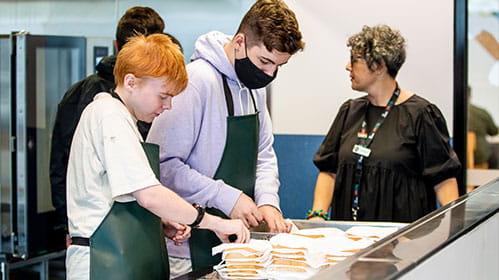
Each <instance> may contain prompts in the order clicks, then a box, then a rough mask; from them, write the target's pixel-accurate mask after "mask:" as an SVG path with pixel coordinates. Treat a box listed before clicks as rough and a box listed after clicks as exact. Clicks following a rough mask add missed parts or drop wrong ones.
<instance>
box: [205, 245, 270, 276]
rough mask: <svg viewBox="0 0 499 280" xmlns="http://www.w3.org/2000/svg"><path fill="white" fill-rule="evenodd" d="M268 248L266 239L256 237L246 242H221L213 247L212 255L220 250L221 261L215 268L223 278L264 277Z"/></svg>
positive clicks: (268, 260) (268, 258)
mask: <svg viewBox="0 0 499 280" xmlns="http://www.w3.org/2000/svg"><path fill="white" fill-rule="evenodd" d="M270 248H271V247H270V243H269V242H268V241H267V240H256V239H251V240H250V242H249V243H247V244H228V243H224V244H221V245H219V246H217V247H215V248H213V254H214V255H215V254H218V253H220V252H222V262H221V263H220V264H219V265H217V266H215V269H216V270H217V271H218V273H219V274H220V276H222V277H223V278H225V279H241V278H244V279H265V278H267V277H266V268H267V266H268V265H269V263H270V261H271V258H270Z"/></svg>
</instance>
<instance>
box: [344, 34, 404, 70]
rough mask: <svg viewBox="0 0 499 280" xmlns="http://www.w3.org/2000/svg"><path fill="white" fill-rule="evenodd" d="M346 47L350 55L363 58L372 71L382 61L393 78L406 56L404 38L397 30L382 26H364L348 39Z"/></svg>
mask: <svg viewBox="0 0 499 280" xmlns="http://www.w3.org/2000/svg"><path fill="white" fill-rule="evenodd" d="M347 47H350V48H351V51H352V53H355V54H356V55H362V56H365V59H366V62H367V66H368V67H369V69H371V70H373V71H374V70H376V68H377V67H378V66H380V65H381V64H382V61H384V62H385V65H386V68H387V69H388V74H389V75H390V76H391V77H393V78H395V77H396V76H397V73H398V71H399V69H400V67H402V64H404V61H405V56H406V51H405V47H406V46H405V39H404V37H402V35H400V32H399V31H398V30H393V29H391V28H390V27H389V26H387V25H384V24H380V25H375V26H373V27H370V26H367V25H364V26H363V27H362V31H361V32H359V33H357V34H355V35H353V36H351V37H350V38H348V42H347Z"/></svg>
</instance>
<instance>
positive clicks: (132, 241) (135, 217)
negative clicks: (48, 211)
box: [90, 143, 170, 280]
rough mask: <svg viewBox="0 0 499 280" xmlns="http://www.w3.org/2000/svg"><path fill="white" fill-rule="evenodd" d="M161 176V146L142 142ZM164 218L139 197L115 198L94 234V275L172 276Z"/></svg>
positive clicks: (92, 238) (91, 255)
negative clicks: (140, 200) (150, 210)
mask: <svg viewBox="0 0 499 280" xmlns="http://www.w3.org/2000/svg"><path fill="white" fill-rule="evenodd" d="M142 147H143V148H144V151H145V153H146V155H147V158H148V160H149V164H150V165H151V168H152V169H153V171H154V174H155V175H156V177H157V178H159V146H158V145H156V144H151V143H142ZM169 276H170V268H169V264H168V253H167V251H166V244H165V237H164V234H163V230H162V224H161V219H160V218H159V217H158V216H156V215H154V214H152V213H151V212H149V211H148V210H146V209H144V208H142V207H141V206H140V205H139V204H138V203H137V202H136V201H132V202H126V203H120V202H114V203H113V206H112V207H111V210H110V211H109V213H108V214H107V215H106V217H105V218H104V220H103V221H102V223H101V224H100V225H99V227H98V228H97V230H96V231H95V232H94V233H93V234H92V236H91V237H90V279H91V280H96V279H105V280H112V279H117V280H118V279H120V280H124V279H130V280H132V279H134V280H135V279H168V278H169Z"/></svg>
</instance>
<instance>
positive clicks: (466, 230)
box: [176, 178, 499, 280]
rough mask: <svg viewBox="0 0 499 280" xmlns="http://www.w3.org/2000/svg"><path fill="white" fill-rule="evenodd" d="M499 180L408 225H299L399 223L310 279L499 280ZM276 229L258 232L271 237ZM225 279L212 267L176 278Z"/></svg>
mask: <svg viewBox="0 0 499 280" xmlns="http://www.w3.org/2000/svg"><path fill="white" fill-rule="evenodd" d="M498 211H499V178H496V179H494V180H493V181H491V182H489V183H487V184H485V185H483V186H481V187H479V188H477V189H475V191H473V192H471V193H468V194H466V195H464V196H462V197H460V198H459V199H458V200H456V201H455V202H453V203H451V204H449V205H447V206H444V207H441V208H440V209H438V210H436V211H434V212H432V213H430V214H428V215H426V216H425V217H422V218H421V219H419V220H417V221H415V222H414V223H411V224H409V225H407V226H405V224H397V223H379V222H375V223H369V222H339V221H332V222H322V223H317V222H309V221H303V220H294V222H295V224H297V226H298V228H310V227H324V226H326V227H328V226H332V227H338V228H339V229H342V230H346V229H348V228H349V227H351V226H354V225H372V226H380V227H386V226H396V227H398V228H399V230H398V231H396V232H394V233H392V234H390V235H388V236H386V237H385V238H383V239H381V240H379V241H378V242H376V243H374V244H373V245H371V246H369V247H367V248H365V249H363V250H361V251H360V252H358V253H356V254H355V255H353V256H351V257H349V258H347V259H345V260H344V261H342V262H339V263H337V264H335V265H333V266H331V267H329V268H326V269H324V270H322V271H320V272H319V273H317V274H316V275H315V276H313V277H312V278H310V279H317V280H322V279H324V280H325V279H328V280H329V279H439V278H441V279H499V266H498V265H497V264H499V213H498ZM271 236H272V234H270V233H261V232H253V233H252V238H257V239H265V238H267V237H271ZM176 279H177V280H187V279H189V280H190V279H222V278H221V277H220V276H219V275H218V274H217V272H214V271H213V269H212V268H206V269H201V270H198V271H193V272H191V273H189V274H186V275H183V276H181V277H178V278H176Z"/></svg>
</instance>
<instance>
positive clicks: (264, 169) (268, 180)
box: [255, 91, 281, 211]
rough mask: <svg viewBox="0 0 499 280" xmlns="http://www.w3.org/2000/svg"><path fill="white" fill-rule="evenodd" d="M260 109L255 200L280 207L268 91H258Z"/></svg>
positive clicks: (259, 203)
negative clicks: (267, 99)
mask: <svg viewBox="0 0 499 280" xmlns="http://www.w3.org/2000/svg"><path fill="white" fill-rule="evenodd" d="M257 98H258V100H259V101H258V106H259V108H258V109H259V110H260V141H259V144H258V160H257V169H256V182H255V202H256V205H257V206H258V207H260V206H263V205H272V206H274V207H275V208H277V209H278V210H279V211H281V209H280V207H279V195H278V191H279V185H280V183H279V174H278V168H277V158H276V155H275V151H274V148H273V143H274V135H273V131H272V123H271V119H270V115H269V112H268V110H267V101H266V92H265V91H263V92H258V93H257Z"/></svg>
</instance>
